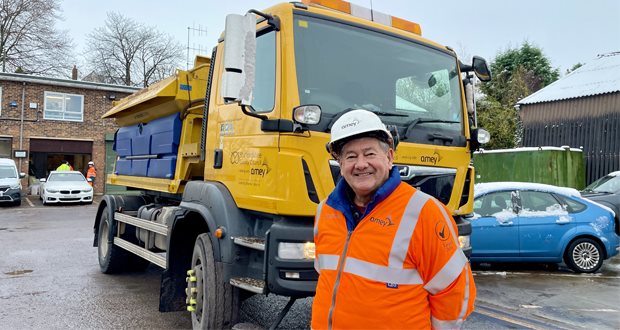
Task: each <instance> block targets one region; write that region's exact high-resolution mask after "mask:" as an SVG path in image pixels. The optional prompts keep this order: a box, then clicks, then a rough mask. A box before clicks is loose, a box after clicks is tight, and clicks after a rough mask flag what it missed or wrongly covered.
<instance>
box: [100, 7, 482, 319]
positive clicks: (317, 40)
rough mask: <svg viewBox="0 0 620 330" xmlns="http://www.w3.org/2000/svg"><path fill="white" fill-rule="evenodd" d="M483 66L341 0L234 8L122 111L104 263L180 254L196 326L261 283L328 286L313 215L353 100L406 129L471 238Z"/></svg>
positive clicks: (409, 149)
mask: <svg viewBox="0 0 620 330" xmlns="http://www.w3.org/2000/svg"><path fill="white" fill-rule="evenodd" d="M473 73H475V74H476V76H478V78H479V79H480V80H483V81H484V80H488V79H490V72H489V70H488V68H487V65H486V62H485V61H484V60H483V59H481V58H479V57H474V58H473V60H472V63H471V64H469V65H466V64H463V63H462V62H460V61H459V60H458V59H457V57H456V54H455V52H454V51H453V50H452V49H450V48H448V47H445V46H442V45H439V44H437V43H434V42H432V41H430V40H427V39H425V38H423V37H422V36H421V28H420V26H419V25H418V24H416V23H413V22H409V21H406V20H403V19H400V18H398V17H394V16H390V15H386V14H383V13H380V12H377V11H373V10H371V9H368V8H363V7H360V6H356V5H354V4H351V3H348V2H344V1H340V0H318V1H303V2H292V3H284V4H279V5H276V6H273V7H271V8H268V9H266V10H264V11H262V12H260V11H257V10H250V11H249V12H248V13H247V14H246V15H229V16H228V17H227V20H226V29H225V32H224V33H223V34H222V37H221V38H220V40H219V42H218V45H217V46H216V47H214V49H213V52H212V54H211V57H210V58H208V57H202V56H198V57H197V58H196V61H195V65H194V67H193V68H192V69H189V70H187V71H183V70H178V71H177V72H176V74H175V75H174V76H172V77H169V78H168V79H165V80H162V81H160V82H158V83H157V84H154V85H152V86H150V87H148V88H146V89H144V90H141V91H139V92H137V93H135V94H133V95H130V96H128V97H127V98H125V99H122V100H120V101H119V102H118V103H117V104H115V106H114V107H113V108H112V109H110V110H109V111H108V112H107V113H106V114H105V115H104V116H103V117H104V118H112V119H114V120H115V122H116V123H117V124H118V125H119V126H120V128H119V130H118V131H117V132H116V135H115V141H114V150H115V151H116V153H117V154H118V158H117V161H116V163H115V169H114V174H113V175H111V176H109V177H108V178H107V181H108V183H111V184H115V185H122V186H125V187H127V188H128V189H131V190H138V191H140V192H141V193H140V194H136V195H131V196H130V195H105V196H104V197H103V199H102V201H101V203H100V205H99V208H98V211H97V215H96V219H95V223H94V234H95V237H94V246H96V247H98V256H99V265H100V268H101V271H102V272H104V273H118V272H123V271H130V270H131V271H135V270H142V269H144V268H145V267H147V266H148V265H149V264H150V263H153V264H155V265H157V266H159V267H161V268H163V269H164V271H163V273H162V280H161V293H160V307H159V309H160V311H177V310H182V309H187V310H188V311H189V312H190V313H191V318H192V323H193V327H194V328H199V329H220V328H230V327H232V326H233V325H234V324H235V322H236V321H237V319H238V312H239V305H240V302H241V301H242V300H243V299H245V298H247V297H249V296H251V295H253V294H269V293H272V294H278V295H283V296H288V297H290V301H289V304H287V306H286V307H285V308H284V309H283V310H282V312H281V313H280V315H278V317H277V320H275V321H274V325H273V327H275V326H277V325H278V324H279V322H280V321H281V319H282V318H283V317H284V315H285V314H286V312H287V311H288V309H289V308H290V307H291V305H292V304H293V303H294V301H295V299H297V298H300V297H307V296H312V295H313V294H314V290H315V286H316V281H317V273H316V272H315V270H314V266H313V263H314V244H313V243H312V237H313V235H312V228H313V227H312V226H313V217H314V214H315V211H316V208H317V205H318V203H319V202H320V201H321V200H322V199H324V198H326V197H327V196H328V194H329V193H330V192H331V190H332V189H333V188H334V186H335V183H336V182H337V180H338V179H339V176H340V174H339V167H338V163H337V162H336V161H335V160H333V159H331V158H330V156H329V154H328V153H327V152H326V150H325V145H326V143H327V142H328V141H329V133H330V128H331V125H332V124H333V123H334V121H335V120H336V119H337V118H338V117H339V116H340V115H341V114H342V113H344V112H346V111H348V109H355V108H363V109H367V110H370V111H373V112H375V113H376V114H378V115H379V116H380V117H381V118H382V120H383V121H384V123H386V125H388V127H389V128H390V130H391V131H392V132H393V134H395V135H398V136H399V140H400V144H399V145H398V148H397V152H396V155H395V164H396V166H398V167H399V169H400V173H401V176H402V180H404V181H406V182H407V183H409V184H411V185H412V186H415V187H416V188H418V189H421V190H422V191H424V192H426V193H429V194H431V195H433V196H435V197H436V198H438V199H439V200H440V201H442V202H443V203H445V204H446V205H447V206H448V207H449V208H450V210H452V214H453V216H454V217H455V220H456V221H457V224H458V226H459V242H460V243H461V246H462V248H463V249H464V250H465V252H466V253H467V252H468V251H470V250H471V247H470V246H469V234H470V232H471V227H470V225H469V223H468V222H467V221H465V220H463V217H464V216H465V215H468V214H469V213H471V212H472V203H473V193H472V192H473V180H474V169H473V167H472V166H471V162H470V161H471V155H472V152H473V151H474V150H476V149H477V148H478V147H479V145H480V143H483V142H484V138H485V137H488V136H487V135H485V133H486V132H485V131H484V130H482V129H478V128H476V124H475V112H474V109H473V105H472V103H473V92H472V81H473Z"/></svg>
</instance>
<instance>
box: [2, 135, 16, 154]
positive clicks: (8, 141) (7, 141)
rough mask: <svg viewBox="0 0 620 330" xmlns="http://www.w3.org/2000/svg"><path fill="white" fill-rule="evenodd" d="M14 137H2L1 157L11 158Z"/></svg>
mask: <svg viewBox="0 0 620 330" xmlns="http://www.w3.org/2000/svg"><path fill="white" fill-rule="evenodd" d="M12 144H13V139H12V138H10V137H0V158H11V157H12V156H11V149H12V148H11V145H12Z"/></svg>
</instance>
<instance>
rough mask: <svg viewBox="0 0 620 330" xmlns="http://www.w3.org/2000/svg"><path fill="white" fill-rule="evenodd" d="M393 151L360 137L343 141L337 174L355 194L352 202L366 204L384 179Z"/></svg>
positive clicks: (390, 166)
mask: <svg viewBox="0 0 620 330" xmlns="http://www.w3.org/2000/svg"><path fill="white" fill-rule="evenodd" d="M393 160H394V150H392V149H391V148H389V147H387V144H384V143H381V142H380V141H379V140H378V139H376V138H372V137H364V138H359V139H355V140H352V141H349V142H347V144H345V145H344V147H343V148H342V151H341V152H340V157H339V159H338V161H339V163H340V173H341V174H342V176H343V177H344V179H345V180H346V181H347V183H348V184H349V186H350V187H351V189H353V192H354V193H355V202H356V204H358V205H359V203H360V202H361V203H363V204H367V203H368V202H369V201H370V198H371V197H372V195H373V193H374V192H375V191H376V190H377V189H378V188H379V187H380V186H381V185H382V184H383V183H384V182H385V181H386V180H387V179H388V177H389V175H390V169H391V168H392V162H393Z"/></svg>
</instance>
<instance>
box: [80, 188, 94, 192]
mask: <svg viewBox="0 0 620 330" xmlns="http://www.w3.org/2000/svg"><path fill="white" fill-rule="evenodd" d="M91 190H93V188H90V187H89V188H85V189H82V192H90V191H91Z"/></svg>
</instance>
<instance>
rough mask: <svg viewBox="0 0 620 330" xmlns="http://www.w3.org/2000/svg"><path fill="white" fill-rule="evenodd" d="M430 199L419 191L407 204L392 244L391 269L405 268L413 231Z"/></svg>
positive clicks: (389, 262)
mask: <svg viewBox="0 0 620 330" xmlns="http://www.w3.org/2000/svg"><path fill="white" fill-rule="evenodd" d="M429 198H431V197H430V196H429V195H427V194H425V193H423V192H421V191H419V190H418V191H416V192H415V194H413V196H411V198H410V199H409V203H407V207H406V208H405V212H404V213H403V217H402V219H401V220H400V224H399V225H398V230H397V231H396V235H395V236H394V242H393V243H392V249H391V251H390V256H389V259H388V265H389V266H390V267H393V268H402V267H403V263H404V262H405V258H406V257H407V251H408V249H409V242H410V241H411V238H412V237H413V231H414V230H415V227H416V225H417V223H418V218H419V217H420V212H421V211H422V207H424V204H426V202H427V201H428V200H429Z"/></svg>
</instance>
